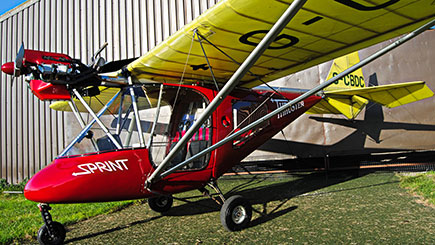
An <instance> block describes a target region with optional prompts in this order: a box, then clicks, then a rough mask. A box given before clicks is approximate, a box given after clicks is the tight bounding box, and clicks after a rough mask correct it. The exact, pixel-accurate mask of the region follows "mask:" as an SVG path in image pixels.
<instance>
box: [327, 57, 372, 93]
mask: <svg viewBox="0 0 435 245" xmlns="http://www.w3.org/2000/svg"><path fill="white" fill-rule="evenodd" d="M358 62H359V56H358V51H356V52H353V53H350V54H348V55H345V56H342V57H339V58H337V59H335V60H334V62H333V63H332V66H331V70H329V74H328V77H327V78H326V80H329V79H331V78H333V77H335V76H337V75H338V74H340V73H341V72H343V71H344V70H346V69H347V68H349V67H351V66H353V65H355V64H356V63H358ZM364 87H365V81H364V76H363V73H362V69H361V68H359V69H358V70H356V71H354V72H352V73H350V74H348V75H347V76H345V77H343V78H342V79H340V80H338V81H336V82H335V83H333V84H331V85H330V86H328V87H327V88H325V90H324V91H332V90H338V89H340V90H341V89H351V88H364Z"/></svg>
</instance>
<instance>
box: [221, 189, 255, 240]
mask: <svg viewBox="0 0 435 245" xmlns="http://www.w3.org/2000/svg"><path fill="white" fill-rule="evenodd" d="M220 218H221V223H222V225H223V226H224V227H225V229H227V230H228V231H239V230H242V229H243V228H245V227H246V226H247V225H248V224H249V222H250V221H251V218H252V207H251V204H250V203H249V201H248V200H247V199H245V198H243V197H242V196H239V195H237V196H232V197H230V198H228V199H227V200H226V201H225V203H224V205H223V206H222V208H221V213H220Z"/></svg>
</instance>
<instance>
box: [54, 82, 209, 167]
mask: <svg viewBox="0 0 435 245" xmlns="http://www.w3.org/2000/svg"><path fill="white" fill-rule="evenodd" d="M208 103H209V101H208V99H207V98H206V97H205V96H204V95H203V94H201V93H199V92H198V91H196V90H195V89H192V88H190V87H188V86H173V85H163V84H151V85H149V84H147V85H142V86H134V87H128V88H126V89H123V90H119V89H117V90H116V89H113V88H112V89H110V90H109V91H107V90H102V91H100V93H99V94H98V95H96V96H93V97H85V98H83V97H81V98H77V99H75V100H74V101H72V102H71V103H70V106H71V111H72V112H74V115H75V117H76V119H77V120H75V121H77V122H78V124H77V127H74V128H78V130H79V132H76V135H77V136H76V137H75V138H74V139H73V140H72V142H71V143H70V144H69V145H68V146H67V147H66V148H65V150H64V151H63V152H62V153H61V154H60V155H59V157H74V156H77V155H80V156H82V155H86V154H96V153H102V152H108V151H117V150H125V149H135V148H147V149H148V150H149V154H150V155H149V158H150V159H151V162H152V164H153V165H154V167H157V166H158V165H159V164H160V163H161V162H162V161H163V159H164V158H165V156H166V155H167V154H168V153H169V151H170V150H171V149H172V148H173V147H174V146H175V145H176V144H177V143H178V141H179V140H180V139H181V137H183V136H184V135H185V133H186V132H187V130H188V129H189V128H190V127H191V126H192V125H193V123H194V122H196V120H197V119H198V118H199V117H200V116H201V115H202V113H203V112H204V109H205V108H206V106H207V105H208ZM85 110H86V111H87V113H82V112H83V111H85ZM73 133H74V132H71V134H73ZM212 133H213V132H212V120H211V117H210V118H209V119H208V120H206V121H205V123H203V124H202V125H201V127H200V128H199V130H198V131H197V132H196V133H195V134H194V135H193V137H192V138H191V139H190V140H189V141H188V143H187V145H186V146H184V147H183V149H182V150H181V151H179V152H178V153H177V155H176V156H175V157H174V158H173V159H172V161H171V163H170V164H169V167H172V166H174V165H175V164H177V163H180V162H183V161H184V160H186V159H188V158H190V157H191V156H193V155H195V154H196V153H199V152H200V151H202V150H204V149H206V148H207V147H209V146H210V145H211V143H212ZM209 158H210V155H205V156H202V157H201V158H199V159H196V160H194V161H193V162H191V163H189V164H187V165H186V166H184V167H183V170H198V169H203V168H205V167H206V165H207V163H208V162H209Z"/></svg>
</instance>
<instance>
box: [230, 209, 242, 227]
mask: <svg viewBox="0 0 435 245" xmlns="http://www.w3.org/2000/svg"><path fill="white" fill-rule="evenodd" d="M231 218H232V219H233V222H234V223H236V224H241V223H242V222H243V221H244V220H245V219H246V209H245V208H244V207H243V206H237V207H235V208H234V210H233V213H232V215H231Z"/></svg>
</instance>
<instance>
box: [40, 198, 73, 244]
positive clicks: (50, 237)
mask: <svg viewBox="0 0 435 245" xmlns="http://www.w3.org/2000/svg"><path fill="white" fill-rule="evenodd" d="M38 208H39V211H40V212H41V215H42V220H43V221H44V225H43V226H42V227H41V228H40V229H39V231H38V236H37V239H38V242H39V244H43V245H47V244H50V245H53V244H56V245H57V244H63V242H64V241H65V235H66V231H65V228H64V226H63V225H62V224H61V223H59V222H56V221H53V220H52V218H51V214H50V210H51V207H50V206H49V205H48V204H46V203H40V204H38Z"/></svg>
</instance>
